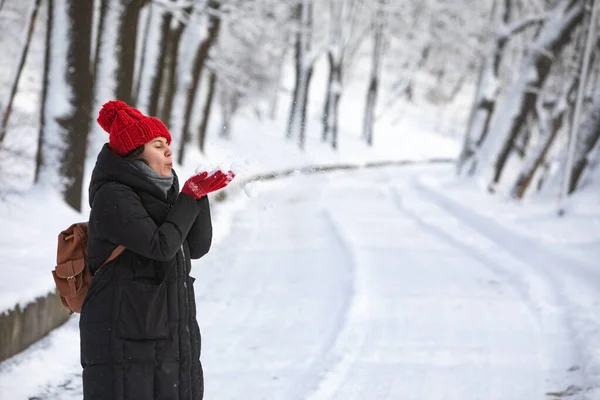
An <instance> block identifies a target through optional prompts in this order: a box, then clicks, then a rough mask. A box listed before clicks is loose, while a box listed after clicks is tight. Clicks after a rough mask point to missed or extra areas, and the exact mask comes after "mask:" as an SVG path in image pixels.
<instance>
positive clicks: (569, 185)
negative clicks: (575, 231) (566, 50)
mask: <svg viewBox="0 0 600 400" xmlns="http://www.w3.org/2000/svg"><path fill="white" fill-rule="evenodd" d="M597 13H598V2H592V13H591V15H590V18H589V23H588V27H587V38H586V43H585V50H584V55H583V59H582V62H581V74H580V76H579V91H578V93H577V99H576V103H575V110H574V112H573V114H574V116H573V126H572V129H571V137H570V138H569V150H568V154H567V162H566V166H565V170H566V178H565V182H564V186H565V189H564V191H563V198H564V194H571V193H572V192H573V191H574V190H575V188H576V187H577V182H578V181H579V178H580V177H581V173H582V172H583V169H584V168H585V166H586V164H587V163H586V160H587V155H588V154H589V151H591V150H592V149H593V148H594V146H595V144H596V141H597V140H598V132H600V128H598V127H597V123H598V122H600V120H599V119H598V114H599V112H598V111H600V107H599V105H598V104H594V105H595V106H596V107H592V109H591V112H590V113H589V114H588V116H589V120H587V121H585V122H586V123H587V124H588V126H587V127H586V128H585V129H586V133H585V134H584V137H583V142H580V141H579V138H578V136H579V133H580V131H581V130H582V129H581V128H582V126H581V125H580V116H581V110H582V107H583V98H584V95H585V91H586V83H587V80H588V70H589V66H590V60H591V58H592V57H591V55H592V46H593V45H594V42H595V41H596V40H597V39H596V24H597V23H598V18H597ZM594 123H596V126H594V125H593V124H594ZM578 145H579V146H578ZM577 147H579V149H578V150H579V157H578V160H577V161H578V166H577V168H574V166H575V165H574V164H576V163H574V162H573V161H574V159H575V152H576V150H577ZM583 155H585V156H584V157H582V156H583ZM574 174H575V175H577V177H576V178H574V177H573V175H574Z"/></svg>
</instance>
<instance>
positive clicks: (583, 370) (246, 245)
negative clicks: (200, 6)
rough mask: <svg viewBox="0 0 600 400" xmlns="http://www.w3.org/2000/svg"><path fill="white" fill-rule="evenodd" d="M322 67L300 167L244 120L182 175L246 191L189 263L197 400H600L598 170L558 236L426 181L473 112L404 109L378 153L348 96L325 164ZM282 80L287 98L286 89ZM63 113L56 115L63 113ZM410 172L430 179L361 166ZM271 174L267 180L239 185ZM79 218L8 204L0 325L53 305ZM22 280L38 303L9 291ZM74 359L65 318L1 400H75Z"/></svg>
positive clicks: (40, 206) (74, 327) (6, 377)
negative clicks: (5, 317) (204, 250)
mask: <svg viewBox="0 0 600 400" xmlns="http://www.w3.org/2000/svg"><path fill="white" fill-rule="evenodd" d="M59 4H62V3H60V2H59ZM55 6H56V3H55ZM118 11H119V9H118V7H115V8H112V9H110V10H109V12H110V13H116V12H118ZM109 19H110V18H109ZM107 30H108V31H109V32H114V27H107ZM59 33H60V32H59ZM61 34H64V32H63V33H61ZM189 35H190V36H193V35H192V34H189ZM113 39H114V38H109V39H107V42H106V44H104V45H103V48H102V49H101V51H102V52H103V54H104V58H103V62H102V64H101V66H100V71H99V74H100V75H101V76H104V78H103V79H104V82H107V83H106V84H105V85H102V87H100V88H99V93H98V94H97V97H96V99H95V103H96V105H97V107H96V109H97V108H99V106H100V105H101V104H102V102H104V101H106V100H108V98H109V97H110V96H109V94H110V91H111V90H112V89H111V86H112V84H113V81H114V80H113V79H112V78H109V76H110V75H111V74H112V71H113V70H114V62H115V60H114V55H113V54H112V50H111V46H110V43H112V42H113V41H114V40H113ZM198 39H199V38H198V37H193V38H192V37H187V38H186V40H189V41H197V40H198ZM59 50H60V49H59ZM191 55H192V54H191V53H190V54H188V55H187V64H189V61H190V60H189V59H190V57H191ZM183 58H184V59H186V55H183ZM187 64H186V65H187ZM324 66H326V63H325V62H323V61H321V62H317V63H315V74H314V76H313V78H312V79H311V102H310V103H309V105H308V113H307V138H306V142H305V150H304V151H301V150H299V149H298V143H297V138H295V137H294V138H292V139H291V140H286V139H285V131H286V124H287V112H288V110H287V107H280V112H279V115H277V118H276V120H274V121H271V120H268V119H262V120H260V119H258V118H257V117H256V116H254V114H253V113H252V112H251V111H253V110H249V109H248V108H244V109H243V110H242V111H241V112H240V114H238V115H236V117H235V123H234V126H235V130H234V131H233V132H232V140H231V141H227V140H222V139H219V138H218V137H217V136H218V134H219V132H220V130H221V126H220V125H221V122H220V121H219V120H218V118H213V119H212V120H211V123H210V127H209V140H208V141H207V153H206V155H202V154H199V153H198V152H197V151H196V150H193V149H189V150H188V152H187V154H186V159H185V163H184V165H176V170H177V173H178V175H179V177H180V180H181V181H182V182H183V181H184V180H185V179H186V178H187V177H188V176H190V175H191V174H192V173H194V172H195V171H197V170H198V169H203V170H212V169H214V168H217V167H219V168H225V169H229V168H231V169H233V170H234V171H235V172H236V174H237V177H236V179H235V180H234V182H233V184H232V185H231V186H230V187H228V188H227V189H226V191H225V194H226V195H227V196H226V199H225V201H222V202H217V201H216V197H213V198H212V199H211V200H212V211H213V226H214V242H213V247H212V249H211V251H210V253H209V254H208V255H207V256H205V257H204V258H202V259H201V260H198V261H195V262H194V263H193V271H192V275H193V276H194V277H196V278H197V280H196V282H195V290H196V296H197V298H196V299H197V309H198V321H199V324H200V328H201V332H202V335H203V350H202V362H203V366H204V370H205V379H206V396H205V397H206V398H207V399H218V400H228V399H232V400H234V399H235V400H237V399H242V398H243V399H285V400H287V399H310V400H318V399H324V400H329V399H399V398H402V399H415V400H429V399H431V400H439V399H444V400H446V399H448V400H452V399H461V400H462V399H469V400H471V399H474V400H477V399H498V400H500V399H502V400H505V399H518V400H520V399H540V400H541V399H548V398H560V397H568V398H570V399H574V400H575V399H583V400H595V399H598V398H600V351H599V350H598V349H600V314H599V313H598V312H597V309H598V307H597V305H598V304H600V290H598V289H600V271H599V270H598V266H597V260H598V259H600V229H599V228H600V206H599V204H600V191H599V190H598V183H599V182H600V174H599V173H598V170H596V172H595V173H594V174H592V175H591V176H589V177H586V179H584V183H583V184H582V190H581V191H579V192H577V193H576V195H574V196H572V197H569V198H568V199H567V201H566V207H565V210H566V213H565V215H564V216H563V217H557V213H556V211H557V208H558V204H557V200H556V198H550V197H548V198H546V197H530V198H528V199H526V200H525V201H523V202H519V203H517V202H513V201H509V200H506V199H505V198H504V197H501V196H495V197H493V196H490V195H488V194H487V193H484V192H482V191H481V190H480V189H479V188H478V187H477V185H476V184H475V183H474V182H472V181H461V180H457V178H456V177H455V176H454V165H453V164H451V163H445V164H441V165H427V164H426V162H427V160H431V159H435V160H440V159H441V160H443V159H447V160H449V159H453V158H455V157H456V156H457V155H458V152H459V140H458V138H457V137H456V134H455V132H462V131H463V129H462V128H463V127H464V126H465V125H464V119H465V118H464V117H465V116H466V113H468V111H469V109H468V104H467V105H466V106H465V107H460V108H452V107H449V108H448V109H446V110H443V111H439V110H438V111H433V110H432V108H431V107H429V106H426V105H423V104H417V105H416V106H414V107H406V108H405V109H403V110H402V109H401V107H398V108H397V109H398V110H400V111H401V112H396V113H395V115H393V116H390V117H389V118H378V119H377V120H376V122H375V124H376V126H375V130H374V132H375V140H374V145H373V147H367V146H365V143H364V140H363V139H362V137H361V135H362V131H361V127H362V115H363V112H364V94H365V90H366V87H361V88H359V89H356V88H350V87H348V88H347V87H344V96H343V97H342V99H341V103H340V121H339V123H340V126H339V130H340V141H339V149H338V151H334V150H332V149H331V148H330V147H329V146H328V145H326V144H323V143H322V142H321V138H320V136H321V126H320V125H319V124H320V121H321V119H320V112H321V110H322V104H321V103H320V100H322V99H321V98H320V97H319V96H313V95H312V94H313V93H319V94H321V93H323V89H324V88H325V82H326V76H327V74H326V73H327V69H326V67H324ZM368 74H369V72H368V71H367V72H366V75H367V76H368ZM284 78H287V81H288V84H287V87H286V88H285V90H283V91H286V90H287V89H289V87H290V85H289V81H291V80H292V79H291V78H293V75H292V74H286V75H284ZM363 78H364V77H363ZM184 80H185V79H184V78H182V79H181V82H180V85H181V86H180V90H179V92H178V100H177V101H178V103H177V104H180V103H181V99H182V95H184V94H185V93H184V92H185V90H184V89H185V83H186V82H185V81H184ZM284 80H285V79H284ZM365 81H366V80H365ZM494 83H495V82H494ZM284 86H286V84H284ZM486 88H487V89H490V90H491V89H497V88H496V87H494V85H492V84H490V85H489V86H486ZM353 89H356V90H353ZM107 96H108V97H107ZM280 101H281V102H282V103H281V104H283V105H285V106H287V105H288V104H289V102H288V99H287V98H284V97H282V98H281V99H280ZM417 101H418V100H417ZM21 103H23V104H24V106H23V108H26V107H30V108H31V107H32V105H31V101H30V102H29V103H28V102H27V101H23V100H21ZM465 104H466V103H465ZM52 106H58V107H59V108H57V109H55V110H54V111H52V110H50V111H51V112H50V114H49V115H52V114H56V113H58V112H59V111H60V109H61V107H62V108H65V109H66V108H68V107H69V105H68V104H66V105H65V104H52ZM181 109H182V107H176V110H175V111H176V112H175V114H176V117H179V116H178V115H177V113H180V112H181V111H178V110H181ZM395 109H396V108H395ZM378 111H380V110H378ZM440 113H442V114H443V119H444V121H442V122H445V123H442V122H440V116H439V115H440ZM398 114H400V115H398ZM215 115H218V112H217V111H216V112H215ZM507 115H508V114H507ZM461 118H462V119H461ZM388 120H395V121H396V122H397V123H395V124H391V123H390V122H389V121H388ZM179 123H180V122H178V121H177V118H175V119H174V124H175V125H176V124H179ZM94 125H95V124H94ZM449 125H452V126H449ZM174 130H175V131H176V130H177V129H174ZM93 135H94V136H93V137H94V139H93V140H92V143H91V144H90V153H91V154H92V155H91V156H90V158H89V159H88V162H87V164H86V168H85V171H86V174H87V178H86V182H87V181H89V174H90V173H91V169H92V167H93V163H94V161H95V153H96V152H97V150H98V149H99V146H100V145H101V144H102V143H103V141H104V140H105V139H106V134H105V133H104V132H101V131H100V130H99V128H96V130H95V131H94V133H93ZM453 136H454V137H453ZM10 137H11V136H8V137H7V139H10ZM174 141H175V142H176V141H177V140H176V139H175V140H174ZM401 160H404V161H415V162H416V163H417V164H419V163H420V164H421V165H404V166H386V167H382V166H380V167H368V168H367V167H366V166H367V165H373V164H380V165H382V164H385V163H387V162H392V161H401ZM422 163H425V165H422ZM318 166H321V167H323V166H325V167H335V166H351V167H353V168H351V169H339V170H332V171H329V172H319V173H314V168H315V167H318ZM290 169H293V170H294V169H295V170H296V172H295V173H291V174H289V173H288V172H289V170H290ZM269 174H270V175H272V176H274V177H275V178H276V179H263V180H258V181H252V183H248V184H245V185H244V182H247V181H248V180H251V179H253V178H255V177H256V176H258V175H265V176H266V175H269ZM84 204H85V208H84V210H83V211H82V212H81V213H77V212H74V211H73V210H71V209H70V208H68V207H67V206H66V205H64V203H63V202H62V201H61V200H60V199H59V198H58V196H57V195H56V194H54V191H53V190H49V188H48V187H45V186H38V187H35V188H33V189H30V190H28V191H25V192H21V193H20V194H8V195H7V196H6V197H5V198H4V199H3V202H2V203H0V221H1V222H0V224H1V226H2V230H1V231H0V258H1V259H2V260H4V264H3V265H4V266H5V268H0V312H4V311H6V310H9V309H11V308H13V307H14V306H15V305H17V304H18V305H19V306H20V307H24V306H26V305H27V304H28V303H29V302H31V301H32V300H33V299H35V298H36V297H38V296H43V295H46V294H47V293H48V292H49V291H50V290H52V289H53V287H54V283H53V280H52V278H51V274H50V271H51V270H52V268H53V267H54V259H55V251H56V247H55V246H56V240H55V238H56V236H57V235H58V233H59V232H60V231H61V230H62V229H64V228H66V227H68V226H69V225H70V224H71V223H72V222H78V221H85V220H86V219H87V215H88V212H89V209H87V193H85V194H84ZM23 276H26V278H27V285H16V284H15V282H21V281H23ZM78 340H79V332H78V316H77V315H74V316H72V317H71V318H70V319H69V321H68V322H67V323H66V324H65V325H63V326H62V327H60V328H58V329H56V330H55V331H53V332H52V333H51V334H50V335H48V336H47V337H45V338H44V339H42V340H41V341H39V342H38V343H36V344H34V345H32V346H30V347H29V348H28V349H26V350H25V351H24V352H22V353H20V354H18V355H16V356H14V357H12V358H11V359H9V360H7V361H5V362H2V363H0V399H4V398H10V399H15V400H31V399H46V400H50V399H60V400H70V399H80V398H81V397H82V395H81V390H82V389H81V367H80V365H79V345H78V344H79V342H78Z"/></svg>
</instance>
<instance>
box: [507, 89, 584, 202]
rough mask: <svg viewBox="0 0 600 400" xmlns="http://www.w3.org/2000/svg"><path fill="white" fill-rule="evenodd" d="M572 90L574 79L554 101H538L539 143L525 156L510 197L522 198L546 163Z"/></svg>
mask: <svg viewBox="0 0 600 400" xmlns="http://www.w3.org/2000/svg"><path fill="white" fill-rule="evenodd" d="M574 88H575V79H571V80H570V81H569V82H567V84H566V85H565V89H564V91H563V94H562V95H561V96H559V97H558V98H557V99H556V100H554V101H550V102H547V103H545V102H543V101H538V104H537V106H536V119H537V121H538V126H539V130H540V141H539V143H538V145H537V147H536V148H534V149H533V150H532V151H530V152H529V153H528V154H527V158H526V160H525V162H524V164H523V166H522V167H521V171H520V172H519V176H518V177H517V179H516V181H515V183H514V185H513V187H512V190H511V195H512V197H514V198H517V199H521V198H523V196H524V195H525V192H526V191H527V189H528V188H529V186H530V185H531V183H532V182H533V178H534V176H535V173H536V172H537V171H538V169H539V168H540V167H541V166H542V165H543V164H544V162H545V161H546V157H547V154H548V151H549V150H550V147H551V146H552V144H553V143H554V141H555V139H556V137H557V136H558V133H559V131H560V129H561V128H562V126H563V124H564V119H565V114H566V113H567V111H568V108H569V106H570V104H569V101H568V99H569V96H570V94H571V93H572V92H573V89H574Z"/></svg>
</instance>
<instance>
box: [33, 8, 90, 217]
mask: <svg viewBox="0 0 600 400" xmlns="http://www.w3.org/2000/svg"><path fill="white" fill-rule="evenodd" d="M93 8H94V3H93V2H91V1H79V0H54V1H53V4H52V15H51V17H50V18H52V19H53V21H52V30H51V40H52V44H51V46H50V64H49V73H48V77H49V81H48V91H47V98H46V102H45V105H44V107H45V108H46V112H45V116H46V120H45V124H44V125H45V126H44V129H45V131H44V135H43V138H44V149H43V157H42V160H43V167H42V170H43V171H44V173H43V176H44V178H47V179H40V182H44V183H47V184H49V185H52V186H55V185H58V189H59V191H60V192H61V193H62V195H63V198H64V199H65V201H66V203H67V204H69V205H70V206H71V207H73V208H74V209H76V210H78V211H80V210H81V195H82V187H83V168H84V161H85V156H86V147H87V140H88V133H89V128H90V108H91V102H92V85H90V82H91V79H92V77H91V68H90V67H91V62H90V55H91V43H90V42H91V37H92V20H93V18H92V15H93ZM57 21H61V22H62V24H57V23H56V22H57ZM64 44H66V46H64ZM41 175H42V173H41Z"/></svg>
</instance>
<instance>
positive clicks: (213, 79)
mask: <svg viewBox="0 0 600 400" xmlns="http://www.w3.org/2000/svg"><path fill="white" fill-rule="evenodd" d="M216 86H217V74H216V73H214V72H213V71H211V73H210V78H209V82H208V92H207V93H206V99H205V100H204V108H203V109H202V121H201V122H200V128H199V130H198V147H199V148H200V151H201V152H204V146H205V144H206V131H207V129H208V121H209V119H210V116H211V112H212V106H213V102H214V98H215V88H216Z"/></svg>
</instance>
